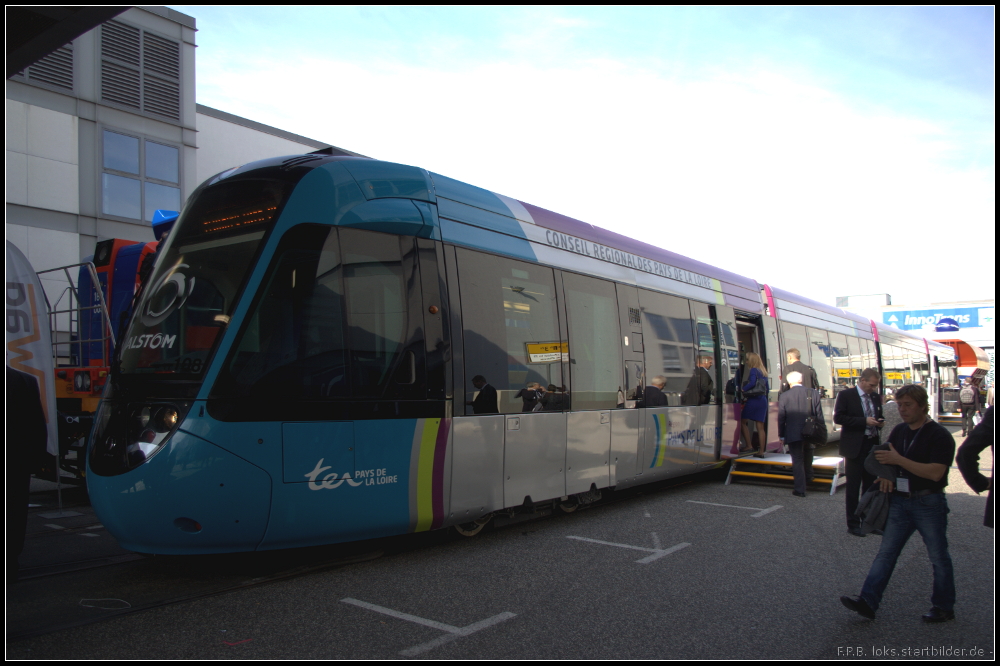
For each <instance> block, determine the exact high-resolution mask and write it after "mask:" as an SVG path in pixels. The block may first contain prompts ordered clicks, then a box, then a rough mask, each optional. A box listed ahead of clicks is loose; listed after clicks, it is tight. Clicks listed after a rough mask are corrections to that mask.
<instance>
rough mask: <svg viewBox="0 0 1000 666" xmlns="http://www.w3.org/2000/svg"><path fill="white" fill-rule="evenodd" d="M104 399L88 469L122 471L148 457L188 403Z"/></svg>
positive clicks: (109, 472)
mask: <svg viewBox="0 0 1000 666" xmlns="http://www.w3.org/2000/svg"><path fill="white" fill-rule="evenodd" d="M112 402H113V401H104V403H102V405H101V413H100V415H99V417H98V418H97V419H96V420H97V426H96V427H95V429H94V438H93V440H92V445H91V448H90V460H89V466H90V469H91V470H92V471H93V472H94V473H95V474H98V475H100V476H113V475H115V474H123V473H125V472H127V471H129V470H131V469H133V468H135V467H137V466H139V465H141V464H142V463H144V462H145V461H147V460H149V459H150V458H151V457H153V455H155V454H156V453H157V452H158V451H160V449H162V448H163V446H164V445H165V444H166V443H167V442H168V441H169V440H170V436H171V435H173V433H174V432H175V431H176V430H177V426H178V425H179V424H180V422H181V420H182V419H183V417H184V414H185V413H187V410H188V409H189V408H190V406H191V405H190V403H183V404H181V403H178V404H163V403H147V404H135V403H132V404H127V405H123V404H121V403H119V404H111V403H112Z"/></svg>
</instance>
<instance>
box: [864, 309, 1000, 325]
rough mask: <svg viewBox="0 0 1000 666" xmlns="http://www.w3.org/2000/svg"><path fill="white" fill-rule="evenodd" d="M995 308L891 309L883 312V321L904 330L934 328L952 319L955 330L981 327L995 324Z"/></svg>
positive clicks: (951, 322)
mask: <svg viewBox="0 0 1000 666" xmlns="http://www.w3.org/2000/svg"><path fill="white" fill-rule="evenodd" d="M994 311H995V308H993V307H982V308H980V307H965V308H937V309H934V310H891V311H887V312H883V313H882V323H884V324H887V325H889V326H895V327H896V328H898V329H900V330H903V331H919V330H925V329H930V330H934V329H935V328H936V327H937V326H938V325H939V324H940V323H941V321H942V320H951V321H949V322H947V323H949V324H952V325H953V326H954V327H955V329H954V330H958V329H961V330H965V329H969V328H979V327H981V326H989V325H992V324H993V316H994Z"/></svg>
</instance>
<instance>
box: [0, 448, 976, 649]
mask: <svg viewBox="0 0 1000 666" xmlns="http://www.w3.org/2000/svg"><path fill="white" fill-rule="evenodd" d="M959 432H960V431H959ZM956 439H960V438H956ZM981 465H982V467H983V469H984V473H986V474H987V475H988V474H989V473H990V469H991V466H992V458H991V457H990V455H989V453H988V452H987V455H986V456H985V457H984V459H983V460H982V461H981ZM36 497H37V498H38V499H39V500H40V501H42V502H44V501H46V498H47V496H46V495H45V493H36V494H35V495H33V499H35V498H36ZM948 501H949V506H950V508H951V514H950V516H949V527H948V538H949V546H950V552H951V556H952V559H953V561H954V566H955V576H956V587H957V591H958V601H957V604H956V608H955V613H956V619H955V620H954V621H951V622H947V623H943V624H938V625H928V624H924V623H923V622H921V620H920V615H921V614H922V613H924V612H925V611H927V610H928V609H929V608H930V591H931V569H930V563H929V561H928V559H927V554H926V550H925V548H924V546H923V543H922V542H921V540H920V539H919V538H918V537H917V536H916V535H914V537H913V538H912V539H911V540H910V542H909V543H908V544H907V546H906V548H905V549H904V551H903V554H902V556H901V558H900V560H899V563H898V564H897V567H896V570H895V573H894V575H893V578H892V581H891V582H890V584H889V588H888V589H887V591H886V595H885V598H884V600H883V604H882V607H881V608H880V609H879V613H878V617H877V618H876V619H875V620H874V621H871V620H866V619H864V618H861V617H860V616H858V615H856V614H854V613H851V612H850V611H848V610H847V609H845V608H844V607H843V606H842V605H841V604H840V602H839V597H840V595H842V594H849V595H854V594H857V593H858V592H859V591H860V588H861V584H862V583H863V581H864V578H865V575H866V574H867V572H868V568H869V566H870V565H871V562H872V560H873V559H874V557H875V554H876V552H877V551H878V547H879V545H880V542H881V539H880V538H879V537H876V536H869V537H866V538H858V537H855V536H851V535H849V534H848V533H847V531H846V525H845V522H844V507H843V502H844V497H843V491H842V490H841V491H840V492H838V494H836V495H834V496H830V495H829V494H828V489H824V488H821V487H817V489H815V490H811V491H810V492H809V493H808V496H807V497H806V498H804V499H803V498H798V497H794V496H792V494H791V487H790V484H782V483H758V482H751V481H743V480H741V481H739V482H735V483H733V484H732V485H729V486H725V485H723V483H722V477H721V476H720V475H719V474H718V473H715V474H706V475H699V476H697V477H692V478H690V479H689V480H687V481H686V482H684V483H680V484H674V485H673V486H672V487H668V488H663V489H658V490H655V491H652V492H641V493H633V494H632V495H631V496H629V497H627V498H625V499H623V500H622V501H614V502H610V503H607V504H603V505H598V506H594V507H592V508H589V509H585V510H579V511H577V512H576V513H573V514H570V515H554V516H551V517H549V518H544V519H539V520H533V521H528V522H522V523H518V524H514V525H509V526H506V527H501V528H497V529H487V530H484V532H483V533H481V534H480V535H478V536H477V537H474V538H461V537H453V536H451V534H450V533H446V532H440V533H432V534H427V535H409V536H404V537H400V538H396V539H390V540H379V541H377V542H361V543H358V544H350V545H346V546H339V547H331V548H328V549H302V550H296V551H282V552H280V553H278V554H274V553H271V554H266V553H265V554H251V555H246V556H213V557H200V558H161V557H155V558H135V559H131V560H127V561H124V562H117V563H114V562H111V563H108V564H107V566H101V567H97V568H92V569H86V570H82V571H72V572H68V573H61V574H56V575H46V571H49V572H51V571H55V569H52V568H51V567H58V566H59V565H58V562H56V563H54V562H53V561H54V560H58V559H60V558H62V560H64V562H71V561H78V560H80V559H81V557H80V556H81V555H86V556H87V557H89V558H91V559H92V560H93V558H95V557H97V559H98V560H100V559H101V558H112V559H113V558H114V557H115V556H125V557H127V554H126V553H124V552H122V551H120V549H118V550H117V551H116V550H115V549H117V545H116V544H114V540H113V538H111V537H110V536H109V535H107V533H106V532H103V531H102V530H101V529H100V528H94V527H93V525H94V524H95V522H96V521H93V516H92V514H90V516H87V514H86V512H87V511H89V508H87V507H76V508H75V510H77V511H80V512H81V513H83V514H84V515H83V517H73V518H63V519H39V518H38V516H39V514H40V513H42V512H48V513H50V512H51V507H39V508H34V509H32V516H31V520H30V521H29V532H32V533H33V534H34V536H29V539H28V544H27V545H26V549H25V553H24V555H23V556H22V560H21V562H22V566H24V567H25V569H24V572H23V573H26V574H27V575H29V576H34V577H27V578H25V579H23V580H21V581H19V582H17V583H16V584H14V585H13V586H11V587H9V588H8V625H7V628H8V642H7V657H8V658H10V659H25V658H27V659H151V658H159V659H182V658H183V659H395V658H425V659H571V658H577V659H598V658H603V659H664V658H670V659H838V658H839V659H854V658H861V657H864V658H881V657H886V658H928V659H930V658H938V659H940V658H965V659H968V658H979V659H994V658H995V655H994V652H993V645H994V638H995V633H994V626H995V617H994V608H995V602H994V596H995V594H994V587H995V577H994V571H995V570H994V565H993V562H994V548H993V543H994V541H993V531H992V530H990V529H988V528H985V527H983V525H982V518H983V510H984V507H985V497H984V496H977V495H975V494H974V493H973V492H972V491H971V490H970V489H969V488H968V487H967V486H966V484H965V482H964V481H963V480H962V478H961V475H960V474H959V473H958V470H957V468H953V469H952V470H951V472H950V475H949V486H948ZM768 509H770V511H767V510H768ZM40 520H45V521H46V522H39V521H40ZM70 520H76V521H77V522H78V523H80V525H79V526H78V527H79V528H80V529H56V528H52V527H45V525H46V524H50V525H51V524H58V523H59V522H68V521H70ZM84 523H87V524H84ZM41 528H44V529H47V530H49V531H50V532H52V534H48V533H47V532H45V531H44V530H42V532H41V533H38V532H37V530H38V529H41ZM85 533H90V534H99V536H97V537H86V536H83V534H85ZM46 540H48V541H46ZM43 544H45V545H44V546H43ZM42 551H44V552H45V553H47V554H48V555H47V557H48V562H47V563H46V565H45V566H47V567H50V569H48V570H46V569H42V568H37V567H36V568H32V567H31V566H29V564H31V563H32V561H33V559H34V558H35V557H36V555H33V553H35V554H38V553H41V552H42ZM85 600H91V601H88V602H87V603H86V604H84V603H82V602H84V601H85ZM93 600H104V601H103V602H97V603H94V601H93ZM165 601H169V602H171V603H167V604H166V605H163V602H165ZM102 604H103V606H104V607H103V608H102V607H101V606H102ZM122 604H128V605H130V606H131V609H124V608H123V606H122ZM143 607H147V608H148V609H147V610H142V611H141V612H130V611H134V610H135V609H137V608H143ZM116 613H117V614H118V615H116ZM122 613H123V614H122ZM102 617H103V618H105V619H103V620H102V621H99V622H93V621H94V620H95V619H99V618H102ZM81 622H89V624H84V625H82V626H76V627H70V628H64V629H59V630H55V631H53V630H52V629H53V628H54V627H58V626H70V625H72V624H73V623H81ZM33 628H34V630H35V631H44V632H46V633H42V634H40V635H34V636H31V635H30V634H31V632H32V630H33ZM17 636H27V637H20V638H18V637H17Z"/></svg>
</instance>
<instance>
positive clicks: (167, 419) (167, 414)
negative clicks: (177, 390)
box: [156, 407, 180, 432]
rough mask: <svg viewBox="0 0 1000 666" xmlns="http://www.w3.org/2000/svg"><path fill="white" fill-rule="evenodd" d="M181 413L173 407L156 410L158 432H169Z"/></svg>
mask: <svg viewBox="0 0 1000 666" xmlns="http://www.w3.org/2000/svg"><path fill="white" fill-rule="evenodd" d="M178 420H180V415H179V414H178V413H177V410H176V409H174V408H173V407H161V408H160V409H159V410H158V411H157V412H156V429H157V431H158V432H169V431H171V430H173V429H174V426H176V425H177V421H178Z"/></svg>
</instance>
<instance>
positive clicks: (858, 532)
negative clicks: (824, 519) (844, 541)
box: [847, 527, 868, 537]
mask: <svg viewBox="0 0 1000 666" xmlns="http://www.w3.org/2000/svg"><path fill="white" fill-rule="evenodd" d="M847 533H848V534H853V535H854V536H859V537H864V536H868V535H867V534H866V533H864V532H862V531H861V528H860V527H848V528H847Z"/></svg>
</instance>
